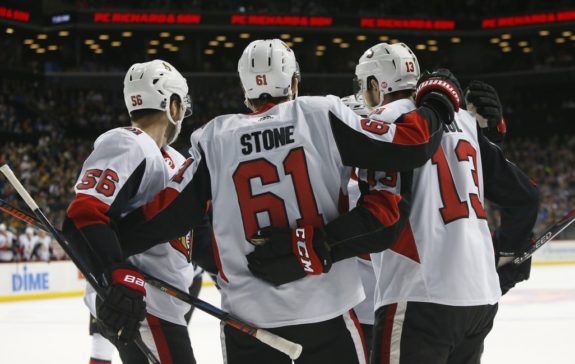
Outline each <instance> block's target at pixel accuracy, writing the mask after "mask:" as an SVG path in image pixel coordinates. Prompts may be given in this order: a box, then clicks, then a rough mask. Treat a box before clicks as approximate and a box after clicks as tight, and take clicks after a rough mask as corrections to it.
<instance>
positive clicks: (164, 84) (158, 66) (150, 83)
mask: <svg viewBox="0 0 575 364" xmlns="http://www.w3.org/2000/svg"><path fill="white" fill-rule="evenodd" d="M173 94H176V95H178V96H179V98H180V102H181V105H182V113H181V115H182V116H181V117H180V119H179V120H174V119H173V118H172V116H171V115H170V98H171V96H172V95H173ZM124 102H125V103H126V107H127V108H128V112H129V113H132V111H136V110H143V109H153V110H160V111H164V112H166V114H167V116H168V120H170V123H172V125H173V126H174V127H175V131H174V132H172V133H171V134H170V137H169V138H168V144H171V143H172V142H174V141H175V140H176V138H177V137H178V134H179V133H180V129H181V127H182V121H183V119H184V118H186V117H188V116H190V115H191V114H192V103H191V99H190V96H189V95H188V83H187V82H186V79H185V78H184V77H183V76H182V75H181V74H180V72H178V70H177V69H176V68H175V67H174V66H172V65H171V64H169V63H168V62H166V61H162V60H160V59H156V60H153V61H150V62H145V63H135V64H133V65H132V66H131V67H130V69H129V70H128V72H127V73H126V77H125V78H124Z"/></svg>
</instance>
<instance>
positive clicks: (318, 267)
mask: <svg viewBox="0 0 575 364" xmlns="http://www.w3.org/2000/svg"><path fill="white" fill-rule="evenodd" d="M309 232H310V233H311V236H310V237H309V240H308V239H306V229H305V228H298V229H295V231H294V244H293V250H294V253H295V256H296V257H297V258H298V260H299V262H300V265H301V267H302V268H303V270H304V271H305V272H306V273H307V274H312V275H316V274H321V273H322V272H323V266H322V264H321V262H320V260H319V258H318V257H317V255H316V254H315V251H314V250H313V247H312V246H310V245H311V244H312V241H313V229H310V230H309Z"/></svg>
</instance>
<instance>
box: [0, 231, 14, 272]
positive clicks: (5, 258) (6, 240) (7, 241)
mask: <svg viewBox="0 0 575 364" xmlns="http://www.w3.org/2000/svg"><path fill="white" fill-rule="evenodd" d="M13 239H14V237H13V236H12V233H11V232H9V231H8V229H7V228H6V224H3V223H0V262H11V261H12V259H13V258H14V253H13V251H12V244H13Z"/></svg>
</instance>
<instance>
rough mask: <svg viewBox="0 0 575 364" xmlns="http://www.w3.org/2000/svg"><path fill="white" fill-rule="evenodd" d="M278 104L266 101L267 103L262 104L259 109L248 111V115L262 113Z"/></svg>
mask: <svg viewBox="0 0 575 364" xmlns="http://www.w3.org/2000/svg"><path fill="white" fill-rule="evenodd" d="M277 105H278V104H274V103H273V102H268V103H267V104H265V105H264V106H262V108H261V109H259V110H258V111H254V112H250V113H248V115H259V114H263V113H264V112H266V111H268V110H269V109H271V108H273V107H274V106H277Z"/></svg>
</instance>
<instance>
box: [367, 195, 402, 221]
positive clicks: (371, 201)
mask: <svg viewBox="0 0 575 364" xmlns="http://www.w3.org/2000/svg"><path fill="white" fill-rule="evenodd" d="M399 201H401V196H399V195H396V194H393V193H391V192H389V191H370V192H369V194H367V195H365V196H364V197H363V200H362V201H361V204H360V205H361V206H363V207H365V208H366V209H368V210H369V212H371V213H372V214H373V216H375V217H376V218H377V219H378V220H379V221H380V222H381V223H382V224H383V226H385V227H389V226H391V225H393V224H395V223H396V222H397V220H399V207H398V206H397V205H398V203H399Z"/></svg>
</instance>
